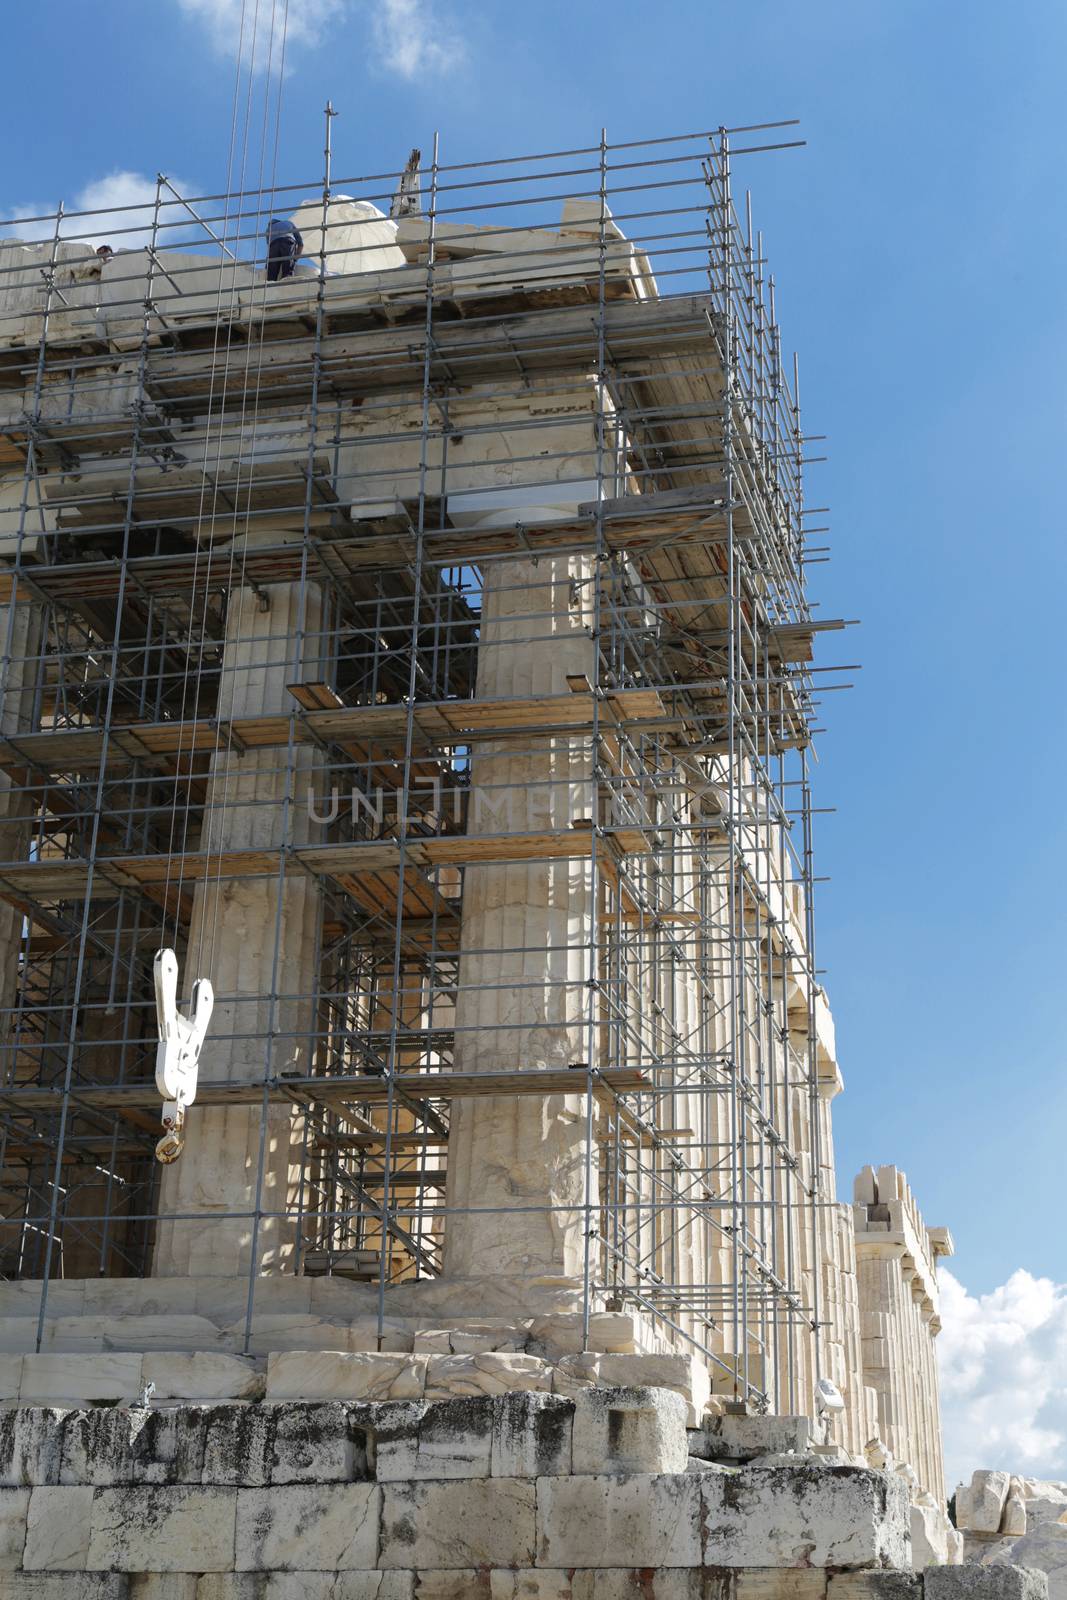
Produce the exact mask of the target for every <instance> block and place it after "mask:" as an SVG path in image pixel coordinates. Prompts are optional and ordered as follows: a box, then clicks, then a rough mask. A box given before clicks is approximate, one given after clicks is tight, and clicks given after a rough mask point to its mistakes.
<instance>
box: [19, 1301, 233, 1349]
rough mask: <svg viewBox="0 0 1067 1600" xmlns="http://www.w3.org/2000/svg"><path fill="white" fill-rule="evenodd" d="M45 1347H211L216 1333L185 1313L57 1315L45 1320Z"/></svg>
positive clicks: (204, 1321) (203, 1321)
mask: <svg viewBox="0 0 1067 1600" xmlns="http://www.w3.org/2000/svg"><path fill="white" fill-rule="evenodd" d="M48 1334H49V1336H48V1349H49V1350H50V1351H64V1352H67V1353H70V1354H75V1353H80V1354H87V1353H98V1352H106V1351H115V1350H119V1351H133V1352H136V1353H138V1354H140V1353H142V1352H144V1351H146V1350H167V1351H179V1350H189V1351H193V1350H198V1351H199V1350H202V1351H204V1352H205V1353H206V1352H208V1351H211V1350H214V1349H215V1348H216V1346H217V1345H218V1343H219V1339H220V1334H219V1330H218V1328H217V1327H216V1326H215V1324H214V1323H213V1322H209V1321H208V1320H207V1318H206V1317H197V1316H192V1315H190V1314H189V1313H187V1312H174V1311H170V1312H167V1313H166V1314H165V1315H159V1314H153V1313H145V1312H138V1313H137V1314H136V1315H133V1316H116V1315H114V1314H111V1315H103V1316H97V1315H90V1314H88V1313H83V1314H79V1315H77V1316H73V1317H57V1318H56V1319H55V1320H54V1321H53V1322H50V1323H49V1330H48Z"/></svg>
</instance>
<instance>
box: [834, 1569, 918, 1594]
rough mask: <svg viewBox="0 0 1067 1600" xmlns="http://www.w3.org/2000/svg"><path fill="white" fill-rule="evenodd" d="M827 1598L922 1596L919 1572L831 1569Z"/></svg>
mask: <svg viewBox="0 0 1067 1600" xmlns="http://www.w3.org/2000/svg"><path fill="white" fill-rule="evenodd" d="M826 1600H923V1580H922V1575H921V1574H920V1573H918V1572H875V1571H873V1570H870V1571H867V1572H837V1573H831V1575H830V1582H829V1584H828V1586H827V1590H826Z"/></svg>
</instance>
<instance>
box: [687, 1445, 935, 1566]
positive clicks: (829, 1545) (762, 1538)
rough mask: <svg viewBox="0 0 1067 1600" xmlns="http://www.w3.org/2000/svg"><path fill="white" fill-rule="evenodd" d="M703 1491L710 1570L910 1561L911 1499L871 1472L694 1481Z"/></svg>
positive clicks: (760, 1471)
mask: <svg viewBox="0 0 1067 1600" xmlns="http://www.w3.org/2000/svg"><path fill="white" fill-rule="evenodd" d="M688 1481H689V1482H690V1483H700V1484H701V1486H702V1490H703V1518H704V1560H705V1563H706V1565H707V1566H709V1567H800V1566H804V1567H842V1568H854V1567H895V1568H904V1567H907V1566H908V1565H909V1561H910V1545H911V1540H910V1524H909V1516H908V1507H909V1501H908V1493H907V1489H906V1487H905V1485H904V1484H903V1483H902V1482H901V1481H900V1479H899V1478H897V1477H887V1476H886V1475H885V1474H884V1473H880V1472H871V1471H870V1470H869V1468H866V1467H849V1466H826V1465H823V1464H821V1463H818V1462H815V1461H802V1462H800V1463H798V1464H797V1465H796V1466H788V1467H743V1468H742V1469H741V1470H740V1471H738V1472H734V1473H729V1474H722V1473H693V1474H691V1475H690V1476H689V1479H688Z"/></svg>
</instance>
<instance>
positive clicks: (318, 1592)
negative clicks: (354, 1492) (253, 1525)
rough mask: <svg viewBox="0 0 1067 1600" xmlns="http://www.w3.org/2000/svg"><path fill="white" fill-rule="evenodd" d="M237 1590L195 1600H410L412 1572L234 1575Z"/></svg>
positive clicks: (413, 1578) (411, 1596)
mask: <svg viewBox="0 0 1067 1600" xmlns="http://www.w3.org/2000/svg"><path fill="white" fill-rule="evenodd" d="M232 1578H233V1579H234V1580H235V1581H236V1582H237V1583H243V1584H250V1583H251V1584H254V1585H255V1587H254V1589H252V1590H248V1589H240V1590H234V1591H233V1592H232V1593H229V1594H225V1593H223V1592H221V1591H219V1592H218V1593H211V1594H198V1595H197V1600H413V1596H414V1593H415V1587H414V1585H415V1574H414V1573H413V1572H399V1571H397V1572H255V1573H252V1572H237V1573H234V1574H232ZM131 1600H132V1597H131Z"/></svg>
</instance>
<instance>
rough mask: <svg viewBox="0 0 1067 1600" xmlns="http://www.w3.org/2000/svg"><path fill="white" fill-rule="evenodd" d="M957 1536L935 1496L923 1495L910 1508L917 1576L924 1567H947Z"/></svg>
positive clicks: (914, 1562) (912, 1559)
mask: <svg viewBox="0 0 1067 1600" xmlns="http://www.w3.org/2000/svg"><path fill="white" fill-rule="evenodd" d="M957 1537H958V1536H957V1535H956V1531H955V1529H954V1528H953V1526H952V1524H951V1523H950V1522H949V1520H948V1516H947V1514H946V1512H945V1511H944V1510H943V1509H942V1507H941V1506H940V1505H938V1503H937V1502H936V1501H935V1500H934V1498H933V1496H932V1495H920V1497H919V1499H918V1500H917V1501H913V1502H912V1506H911V1565H912V1569H913V1571H915V1572H921V1571H922V1569H923V1568H924V1567H931V1566H944V1565H945V1563H946V1562H949V1561H951V1560H952V1555H953V1549H954V1544H955V1539H956V1538H957Z"/></svg>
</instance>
